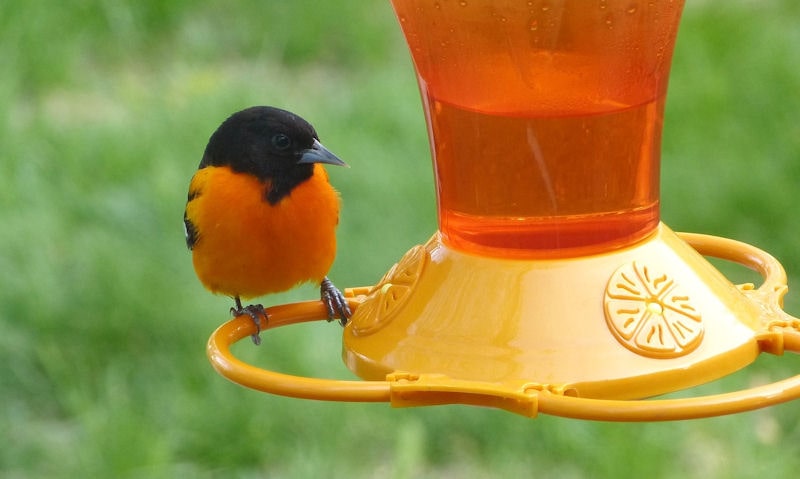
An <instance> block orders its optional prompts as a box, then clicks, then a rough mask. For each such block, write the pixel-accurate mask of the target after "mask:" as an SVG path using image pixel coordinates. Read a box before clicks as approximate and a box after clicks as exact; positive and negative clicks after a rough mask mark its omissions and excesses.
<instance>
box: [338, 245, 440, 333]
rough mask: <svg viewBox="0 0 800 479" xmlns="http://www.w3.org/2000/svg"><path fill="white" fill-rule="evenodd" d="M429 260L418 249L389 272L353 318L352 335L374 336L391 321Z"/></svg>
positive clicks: (423, 252)
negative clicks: (373, 334) (374, 333)
mask: <svg viewBox="0 0 800 479" xmlns="http://www.w3.org/2000/svg"><path fill="white" fill-rule="evenodd" d="M427 258H428V255H427V253H426V252H425V247H424V246H421V245H417V246H415V247H414V248H412V249H411V250H409V251H408V252H407V253H406V254H405V255H404V256H403V257H402V258H401V259H400V261H398V262H397V263H396V264H395V265H394V266H392V268H390V269H389V271H388V272H387V273H386V274H385V275H384V276H383V278H381V280H380V281H378V283H377V284H376V285H375V286H374V287H372V289H371V290H370V291H369V293H368V294H367V298H366V299H365V300H364V302H363V303H362V304H361V305H360V306H359V308H358V309H357V310H356V312H355V314H354V316H353V317H352V318H351V323H352V328H353V334H356V335H358V336H364V335H368V334H371V333H373V332H375V331H377V330H378V329H380V328H381V327H383V326H384V325H385V324H387V323H388V322H389V321H391V319H392V316H393V315H394V314H395V313H396V312H397V311H398V310H399V309H400V308H401V307H402V305H403V303H404V302H405V301H406V300H407V299H408V296H409V294H410V293H411V291H412V290H413V289H414V286H415V285H416V283H417V281H418V280H419V276H420V274H421V273H422V270H423V268H424V267H425V262H426V260H427Z"/></svg>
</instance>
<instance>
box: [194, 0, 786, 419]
mask: <svg viewBox="0 0 800 479" xmlns="http://www.w3.org/2000/svg"><path fill="white" fill-rule="evenodd" d="M392 4H393V6H394V9H395V12H396V14H397V17H398V19H399V22H400V26H401V28H402V31H403V34H404V36H405V39H406V41H407V43H408V46H409V50H410V52H411V56H412V58H413V60H414V66H415V70H416V73H417V78H418V83H419V87H420V92H421V96H422V101H423V106H424V111H425V115H426V120H427V125H428V130H429V137H430V142H431V152H432V159H433V166H434V171H435V180H436V193H437V205H438V221H439V229H438V231H437V232H435V234H433V236H432V237H431V239H430V240H429V241H428V242H427V243H426V244H423V245H417V246H414V247H412V248H411V249H410V250H409V251H408V252H407V253H406V254H405V256H403V257H402V258H401V259H400V260H399V261H398V262H397V263H396V264H395V265H394V266H392V267H391V268H390V269H389V271H388V272H387V273H386V274H385V275H384V276H383V278H382V279H381V280H380V281H379V282H378V283H377V284H376V285H374V286H370V287H363V288H350V289H347V290H345V294H346V296H347V297H348V300H349V303H350V306H351V308H352V310H353V311H354V313H353V316H352V318H351V321H350V322H349V323H348V324H347V326H346V327H345V329H344V334H343V358H344V362H345V364H346V365H347V366H348V367H349V368H350V369H351V370H352V371H353V372H354V373H355V374H356V375H357V376H359V377H360V378H362V380H357V381H341V380H328V379H319V378H301V377H297V376H291V375H286V374H282V373H277V372H273V371H268V370H264V369H260V368H256V367H254V366H251V365H248V364H246V363H244V362H242V361H241V360H239V359H237V358H236V357H235V356H233V355H232V354H231V351H230V346H231V344H232V343H234V342H236V341H238V340H240V339H242V338H245V337H247V336H249V335H250V334H252V333H253V332H254V326H253V324H252V322H251V321H250V319H249V318H247V317H240V318H236V319H234V320H232V321H230V322H228V323H226V324H225V325H223V326H221V327H220V328H219V329H218V330H217V331H216V332H215V333H214V334H213V335H212V337H211V339H210V341H209V344H208V355H209V358H210V360H211V362H212V364H213V366H214V367H215V368H216V369H217V371H219V372H220V373H221V374H222V375H224V376H226V377H228V378H229V379H231V380H233V381H235V382H238V383H240V384H242V385H245V386H247V387H251V388H255V389H258V390H262V391H266V392H270V393H274V394H281V395H287V396H292V397H300V398H311V399H323V400H337V401H387V402H391V404H392V405H394V406H424V405H434V404H472V405H482V406H490V407H498V408H502V409H505V410H509V411H512V412H516V413H519V414H523V415H526V416H530V417H533V416H535V415H536V414H538V413H546V414H554V415H559V416H566V417H575V418H584V419H601V420H617V421H651V420H670V419H686V418H695V417H705V416H713V415H721V414H729V413H734V412H740V411H746V410H751V409H755V408H759V407H764V406H768V405H772V404H777V403H780V402H784V401H788V400H792V399H796V398H798V397H800V376H796V377H793V378H789V379H786V380H784V381H780V382H777V383H773V384H769V385H765V386H760V387H757V388H752V389H747V390H742V391H736V392H730V393H724V394H718V395H714V396H702V397H690V398H682V399H645V398H652V397H654V396H658V395H662V394H665V393H670V392H674V391H679V390H683V389H686V388H689V387H692V386H696V385H699V384H703V383H707V382H709V381H712V380H715V379H719V378H721V377H724V376H726V375H729V374H731V373H733V372H735V371H737V370H740V369H742V368H744V367H745V366H747V365H749V364H751V363H752V362H753V361H754V360H755V359H756V358H757V357H758V356H759V355H760V354H761V353H770V354H782V353H783V352H784V351H787V350H788V351H793V352H799V351H800V320H798V319H796V318H794V317H792V316H790V315H788V314H787V313H785V312H784V311H783V310H782V298H783V296H784V294H785V292H786V290H787V286H786V274H785V272H784V270H783V268H782V266H781V265H780V263H779V262H778V261H777V260H776V259H775V258H773V257H772V256H770V255H769V254H768V253H766V252H764V251H762V250H760V249H758V248H755V247H753V246H750V245H747V244H744V243H741V242H738V241H734V240H730V239H725V238H719V237H714V236H708V235H703V234H689V233H675V232H673V231H672V230H671V229H670V228H669V227H667V226H666V225H664V224H663V223H662V222H661V221H660V216H659V203H660V194H659V171H660V150H661V131H662V119H663V113H664V104H665V98H666V93H667V83H668V78H669V70H670V65H671V59H672V51H673V46H674V44H675V38H676V34H677V30H678V24H679V21H680V16H681V12H682V8H683V1H682V0H654V1H651V2H630V1H619V0H605V1H600V2H592V3H591V5H590V4H589V3H586V2H574V1H569V0H547V1H539V0H533V1H518V0H494V1H490V0H452V1H447V0H441V1H433V0H392ZM708 257H715V258H720V259H723V260H727V261H730V262H734V263H738V264H741V265H743V266H746V267H748V268H750V269H753V270H755V271H757V272H758V273H759V274H760V275H761V276H762V277H763V282H762V284H760V285H758V286H757V287H756V286H755V285H753V284H738V285H736V284H733V283H732V282H731V281H729V280H728V279H727V278H726V277H725V276H724V275H723V274H722V273H720V272H719V271H718V270H717V269H716V268H715V267H714V266H712V264H711V263H710V262H709V261H708V260H707V258H708ZM267 311H268V313H269V315H270V321H269V324H266V325H265V329H269V328H276V327H282V326H286V325H289V324H293V323H298V322H303V321H313V320H318V319H321V318H325V316H326V314H325V308H324V307H323V306H322V304H321V303H319V302H307V303H298V304H290V305H282V306H275V307H272V308H268V310H267Z"/></svg>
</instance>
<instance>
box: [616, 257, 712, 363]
mask: <svg viewBox="0 0 800 479" xmlns="http://www.w3.org/2000/svg"><path fill="white" fill-rule="evenodd" d="M605 315H606V322H607V323H608V327H609V329H610V330H611V332H612V333H614V336H615V337H616V338H617V340H619V342H620V343H622V344H623V345H624V346H625V347H627V348H628V349H630V350H631V351H633V352H635V353H637V354H640V355H642V356H647V357H652V358H674V357H678V356H683V355H685V354H688V353H690V352H691V351H693V350H694V349H695V348H697V346H699V345H700V343H701V342H702V339H703V332H704V328H703V320H702V317H701V315H700V313H699V312H698V311H697V310H696V309H695V307H694V306H693V305H692V303H691V300H690V298H689V295H688V294H686V293H685V292H684V291H683V290H682V289H681V287H680V285H679V284H677V282H676V281H675V280H673V279H672V278H671V277H670V276H669V275H667V274H665V273H662V272H659V271H657V270H655V269H654V268H651V267H648V266H646V265H643V264H640V263H637V262H633V263H629V264H626V265H623V266H622V267H620V268H619V269H617V271H615V272H614V274H613V275H612V276H611V279H609V281H608V285H607V286H606V294H605Z"/></svg>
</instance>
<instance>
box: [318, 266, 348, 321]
mask: <svg viewBox="0 0 800 479" xmlns="http://www.w3.org/2000/svg"><path fill="white" fill-rule="evenodd" d="M319 292H320V299H321V300H322V302H323V303H325V307H326V308H328V322H330V321H333V320H334V319H336V318H337V317H338V318H339V323H340V324H341V325H342V326H344V325H346V324H347V321H349V320H350V316H352V314H353V313H352V312H350V306H348V304H347V300H346V299H345V298H344V295H343V294H342V292H341V291H339V289H338V288H336V286H334V285H333V283H332V282H331V280H329V279H328V278H327V276H326V277H325V278H324V279H323V280H322V283H320V285H319Z"/></svg>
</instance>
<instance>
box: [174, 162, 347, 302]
mask: <svg viewBox="0 0 800 479" xmlns="http://www.w3.org/2000/svg"><path fill="white" fill-rule="evenodd" d="M189 188H190V191H195V192H197V193H198V194H197V195H196V196H195V197H194V199H192V200H191V201H190V202H189V203H188V204H187V206H186V215H187V218H188V219H189V220H190V221H191V222H192V223H193V224H194V226H195V229H196V231H197V238H198V239H197V242H196V243H195V245H194V248H193V249H192V257H193V262H194V268H195V271H196V272H197V276H198V277H199V278H200V281H201V282H202V283H203V284H204V285H205V286H206V288H208V289H209V290H211V291H213V292H215V293H223V294H226V295H229V296H240V297H241V298H243V299H249V298H253V297H256V296H262V295H264V294H268V293H274V292H278V291H284V290H287V289H289V288H291V287H293V286H296V285H297V284H299V283H302V282H306V281H313V282H316V283H319V282H321V281H322V279H323V278H324V276H325V275H326V274H327V273H328V270H329V269H330V267H331V264H332V263H333V259H334V257H335V255H336V236H335V229H336V225H337V223H338V222H339V197H338V195H337V193H336V191H335V190H334V189H333V187H331V185H330V184H329V183H328V175H327V174H326V172H325V169H324V168H323V167H322V166H321V165H318V164H317V165H314V175H313V176H312V177H311V178H310V179H309V180H307V181H304V182H303V183H301V184H300V185H298V186H297V187H296V188H295V189H293V190H292V192H291V193H290V194H289V195H288V196H286V197H284V198H283V199H282V200H281V201H280V202H279V203H277V204H275V205H270V204H269V203H268V202H267V201H266V200H265V199H264V190H265V185H264V184H263V183H261V182H259V180H258V179H257V178H255V177H254V176H252V175H248V174H242V173H234V172H233V171H232V170H231V169H230V168H229V167H206V168H203V169H201V170H198V171H197V173H196V174H195V175H194V177H193V178H192V182H191V184H190V187H189Z"/></svg>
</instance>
